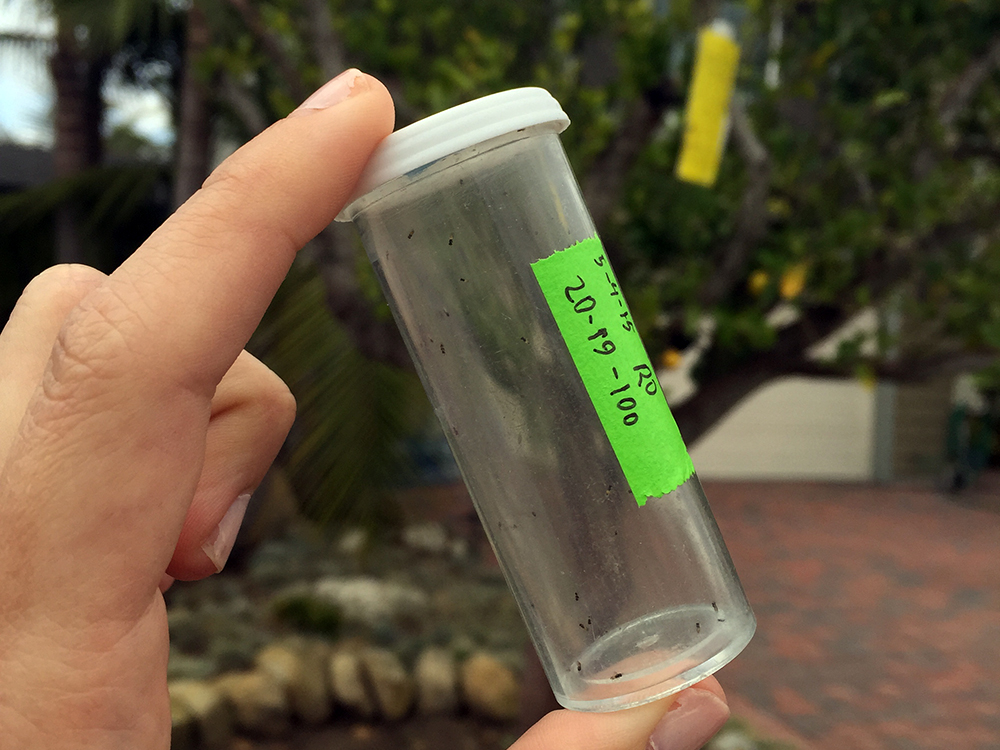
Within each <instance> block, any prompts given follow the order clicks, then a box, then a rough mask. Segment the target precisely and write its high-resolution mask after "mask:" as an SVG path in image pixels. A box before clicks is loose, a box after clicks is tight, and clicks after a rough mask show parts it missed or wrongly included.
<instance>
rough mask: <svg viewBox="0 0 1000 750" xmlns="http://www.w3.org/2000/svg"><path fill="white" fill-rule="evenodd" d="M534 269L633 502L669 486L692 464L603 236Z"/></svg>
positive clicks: (544, 260)
mask: <svg viewBox="0 0 1000 750" xmlns="http://www.w3.org/2000/svg"><path fill="white" fill-rule="evenodd" d="M531 268H532V270H533V271H534V272H535V278H536V279H537V280H538V285H539V287H541V290H542V294H544V295H545V299H546V301H547V302H548V303H549V309H551V310H552V315H553V317H554V318H555V320H556V325H557V326H558V327H559V331H560V332H561V333H562V337H563V340H564V341H565V342H566V346H567V347H568V348H569V353H570V355H571V356H572V357H573V362H574V363H575V364H576V369H577V371H578V372H579V373H580V378H581V379H582V380H583V385H584V387H585V388H586V389H587V393H588V394H590V400H591V401H592V402H593V404H594V408H595V409H596V410H597V415H598V417H600V420H601V424H602V425H603V426H604V431H605V433H607V436H608V440H609V441H610V442H611V447H612V448H613V449H614V451H615V455H616V456H617V457H618V463H619V464H621V467H622V473H623V474H624V475H625V478H626V479H627V480H628V483H629V487H630V488H631V490H632V493H633V494H634V495H635V499H636V502H638V503H639V505H640V506H642V505H645V504H646V500H647V499H648V498H651V497H659V496H661V495H665V494H667V493H668V492H673V491H674V490H675V489H677V488H678V487H679V486H680V485H681V484H683V483H684V482H685V481H687V479H688V478H689V477H690V476H691V475H692V474H693V473H694V466H693V464H692V463H691V457H690V456H689V455H688V452H687V448H685V447H684V441H683V440H682V439H681V434H680V431H679V430H678V429H677V423H676V422H674V417H673V415H672V414H671V413H670V407H668V406H667V400H666V398H664V396H663V393H662V392H661V390H660V384H659V382H658V381H657V379H656V373H655V372H654V371H653V367H652V365H651V364H650V362H649V357H648V356H647V355H646V349H645V347H643V345H642V341H641V339H640V338H639V333H638V332H637V331H636V330H635V324H634V323H633V322H632V314H631V313H630V312H629V309H628V305H626V304H625V299H624V298H623V297H622V294H621V291H620V289H619V287H618V280H617V279H616V278H615V274H614V271H612V270H611V264H610V263H608V260H607V258H606V256H605V254H604V247H603V246H602V245H601V241H600V240H599V239H597V238H596V237H591V238H590V239H586V240H583V242H578V243H576V244H575V245H573V246H572V247H569V248H567V249H566V250H561V251H558V252H555V253H553V254H552V255H550V256H549V257H548V258H542V259H541V260H538V261H535V262H534V263H532V264H531Z"/></svg>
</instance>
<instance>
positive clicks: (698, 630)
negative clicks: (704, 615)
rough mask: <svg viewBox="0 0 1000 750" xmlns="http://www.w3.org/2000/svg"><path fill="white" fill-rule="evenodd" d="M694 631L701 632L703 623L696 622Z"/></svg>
mask: <svg viewBox="0 0 1000 750" xmlns="http://www.w3.org/2000/svg"><path fill="white" fill-rule="evenodd" d="M694 632H696V633H700V632H701V623H700V622H696V623H695V624H694Z"/></svg>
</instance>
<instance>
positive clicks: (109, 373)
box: [42, 287, 135, 401]
mask: <svg viewBox="0 0 1000 750" xmlns="http://www.w3.org/2000/svg"><path fill="white" fill-rule="evenodd" d="M100 291H101V293H100V294H94V295H91V296H90V297H88V298H87V300H85V301H84V302H83V303H81V304H80V305H79V306H78V307H77V308H76V309H74V310H73V312H72V313H71V314H70V316H69V317H68V318H67V320H66V322H65V323H64V324H63V326H62V328H61V329H60V330H59V334H58V335H57V336H56V340H55V344H54V346H53V347H52V354H51V357H50V366H49V369H48V372H47V374H46V377H45V378H44V379H43V382H42V385H43V390H44V391H45V393H46V395H47V396H48V397H49V399H50V400H53V401H62V400H66V399H67V398H70V397H75V398H80V397H89V396H91V395H93V393H94V392H93V391H92V390H91V388H93V387H94V386H96V385H97V384H98V383H103V382H105V381H108V380H111V379H114V378H116V377H118V376H119V375H120V374H121V373H122V372H123V370H124V369H125V368H127V366H128V364H127V362H126V357H127V356H128V355H129V354H130V351H129V347H128V344H127V341H128V336H127V334H128V329H129V328H130V327H132V326H134V325H135V320H134V316H133V315H132V314H131V311H129V310H128V309H127V308H125V307H124V306H123V305H122V302H121V299H120V298H119V297H118V295H117V294H115V292H114V290H113V289H110V288H107V287H105V288H102V289H101V290H100ZM87 384H91V385H90V386H89V387H88V385H87ZM102 390H103V386H102Z"/></svg>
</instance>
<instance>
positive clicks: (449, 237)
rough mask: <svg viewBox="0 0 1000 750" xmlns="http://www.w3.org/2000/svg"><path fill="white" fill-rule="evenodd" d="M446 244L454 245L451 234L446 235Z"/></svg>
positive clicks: (453, 237) (453, 236)
mask: <svg viewBox="0 0 1000 750" xmlns="http://www.w3.org/2000/svg"><path fill="white" fill-rule="evenodd" d="M448 244H449V245H454V244H455V235H453V234H449V235H448Z"/></svg>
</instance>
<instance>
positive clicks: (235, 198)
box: [0, 74, 392, 617]
mask: <svg viewBox="0 0 1000 750" xmlns="http://www.w3.org/2000/svg"><path fill="white" fill-rule="evenodd" d="M344 80H348V81H349V83H352V84H353V87H348V88H347V89H346V94H348V96H347V98H346V99H342V100H341V101H340V102H339V103H336V104H331V106H329V107H328V108H326V109H319V108H317V107H318V106H319V105H321V104H323V103H324V101H323V97H322V96H321V97H320V99H319V100H313V101H312V102H311V106H310V107H309V108H307V109H309V110H310V113H309V114H307V115H305V116H300V117H293V118H289V119H286V120H285V121H282V122H280V123H277V124H276V125H274V126H272V128H270V129H269V130H267V131H265V132H264V133H262V134H261V135H260V136H258V137H257V138H256V139H255V140H254V141H252V142H251V143H249V144H247V145H246V146H244V147H243V148H242V149H240V151H238V152H237V153H236V154H234V155H233V156H232V157H230V159H228V160H227V161H226V162H225V163H224V164H223V165H222V166H221V167H220V168H219V170H217V172H216V174H215V176H214V177H212V178H210V179H209V180H208V182H207V183H206V186H205V188H203V189H202V190H201V191H199V192H198V193H197V194H196V195H195V196H194V197H193V198H192V199H191V200H190V201H189V202H188V203H187V204H185V206H184V207H183V208H182V209H181V210H179V211H178V212H177V213H176V214H175V215H174V216H173V217H172V218H171V219H170V220H169V221H168V222H167V223H166V224H165V225H164V226H163V227H161V229H160V230H158V231H157V232H156V233H155V234H154V235H153V236H152V237H151V238H150V239H149V240H148V241H147V242H146V243H144V245H143V247H141V248H140V249H139V250H137V251H136V253H134V254H133V255H132V256H131V257H130V258H129V260H127V261H126V262H125V263H124V264H123V265H122V267H121V268H119V269H118V271H116V272H115V273H114V274H112V275H111V277H109V278H108V279H107V280H106V281H105V282H104V283H103V284H101V285H100V286H98V287H97V288H96V289H94V290H93V291H91V292H90V293H89V294H88V295H87V296H86V297H85V298H84V299H83V300H82V301H81V302H80V304H79V305H77V306H76V307H75V308H74V309H73V311H72V312H71V313H70V314H69V316H68V317H67V320H66V323H65V325H63V327H62V328H61V329H60V332H59V334H58V336H57V338H56V343H55V346H54V347H53V350H52V356H51V358H50V360H49V363H48V366H47V369H46V372H45V374H44V376H43V378H42V384H41V387H40V388H39V389H38V390H37V391H36V392H35V394H34V396H33V397H32V402H31V404H30V405H29V412H28V417H29V419H27V420H25V423H26V424H27V423H29V422H30V427H31V429H30V430H28V431H24V430H22V433H23V434H22V435H21V439H20V440H18V441H17V442H16V443H15V445H14V446H13V447H12V449H11V450H12V454H13V452H19V453H18V456H16V457H15V458H16V460H15V461H13V462H11V461H9V462H8V465H7V466H8V470H7V471H6V472H5V473H4V475H3V476H0V497H2V503H0V522H2V523H4V524H8V526H7V528H9V529H11V530H12V533H20V531H24V533H28V532H30V534H31V538H32V548H33V549H35V550H37V551H36V552H35V553H34V559H33V561H32V562H33V565H34V567H35V569H36V572H35V576H36V579H39V580H38V581H37V583H36V588H39V587H42V585H43V584H44V585H45V586H48V587H49V588H47V589H46V590H48V591H51V592H53V596H56V595H57V594H61V593H64V594H65V596H66V597H68V599H66V600H64V606H66V607H69V606H70V604H71V601H76V600H80V601H86V602H87V604H88V609H89V610H93V611H95V612H97V611H105V612H106V611H118V612H121V613H122V616H123V617H124V616H126V615H127V614H131V615H132V616H139V615H140V614H141V610H140V609H139V608H141V607H145V606H147V605H148V602H149V599H148V595H149V594H151V593H152V592H153V591H154V590H155V588H156V586H157V585H158V583H159V581H160V578H161V576H162V574H163V572H164V570H165V569H166V567H167V566H168V564H169V562H170V560H171V558H172V557H173V553H174V549H175V546H176V544H177V539H178V536H179V534H180V532H181V528H182V526H183V522H184V518H185V516H186V514H187V511H188V508H189V504H190V501H191V498H192V497H193V496H194V492H195V490H196V488H197V485H198V480H199V478H200V476H201V472H202V465H203V461H204V457H205V446H206V433H207V428H208V424H209V419H210V416H211V399H212V396H213V394H214V392H215V387H216V385H218V383H219V382H220V381H221V380H222V377H223V375H224V374H225V372H226V371H227V370H228V369H229V367H230V366H231V365H232V363H233V362H234V361H235V360H236V357H237V355H238V354H239V352H240V351H241V350H242V346H243V344H244V343H245V342H246V340H247V339H248V338H249V336H250V333H251V332H252V330H253V328H254V327H255V326H256V324H257V322H258V321H259V318H260V316H261V315H262V313H263V311H264V309H265V307H266V305H267V302H268V300H269V298H270V296H271V294H273V292H274V291H275V290H276V288H277V286H278V284H279V283H280V281H281V278H282V276H283V275H284V273H285V272H286V270H287V268H288V266H289V264H290V263H291V262H292V259H293V257H294V254H295V251H296V250H297V249H298V248H299V247H300V246H301V245H302V244H303V243H305V242H306V241H307V240H308V239H309V238H311V237H312V236H313V235H314V234H316V233H317V232H318V231H319V229H320V228H322V227H323V226H324V225H326V224H327V223H328V222H329V221H331V220H332V219H333V217H334V216H335V215H336V213H337V212H338V211H339V210H340V209H341V208H342V206H343V203H344V202H345V201H346V199H347V198H348V197H349V195H350V192H351V191H352V190H353V188H354V184H355V182H356V181H357V178H358V176H359V175H360V172H361V169H362V168H363V165H364V163H365V162H366V161H367V159H368V158H369V156H370V154H371V152H372V151H373V150H374V148H375V146H376V145H377V143H378V141H379V140H380V139H381V138H382V137H383V136H384V135H386V134H387V133H388V131H389V130H391V126H392V104H391V100H390V99H389V96H388V93H387V92H386V91H385V89H384V87H382V85H381V84H380V83H378V82H377V81H375V79H373V78H370V77H368V76H363V75H361V74H357V75H353V76H350V77H349V78H348V79H344ZM342 83H343V81H342ZM341 88H343V86H342V87H341ZM335 89H336V86H335V87H334V91H333V93H336V90H335ZM321 91H322V90H321ZM328 93H329V91H328ZM341 93H344V92H343V91H342V92H341ZM323 96H325V95H323ZM326 101H327V102H330V101H331V100H330V99H329V98H328V99H327V100H326ZM11 467H13V469H11ZM19 530H20V531H19ZM70 557H71V558H72V559H73V561H74V567H75V569H76V570H80V571H87V572H88V576H87V577H85V578H84V579H83V581H82V582H79V583H78V582H76V581H71V580H69V579H67V578H66V577H65V575H64V569H65V567H66V560H67V559H68V558H70ZM21 559H22V555H21V553H20V551H19V550H8V551H4V552H0V572H2V571H3V570H4V569H5V565H6V564H9V565H10V566H12V569H13V567H16V566H17V565H18V564H20V563H19V561H20V560H21ZM47 574H51V578H50V579H46V580H44V581H42V580H41V578H42V577H43V576H44V575H47ZM109 583H111V584H113V585H109Z"/></svg>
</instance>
